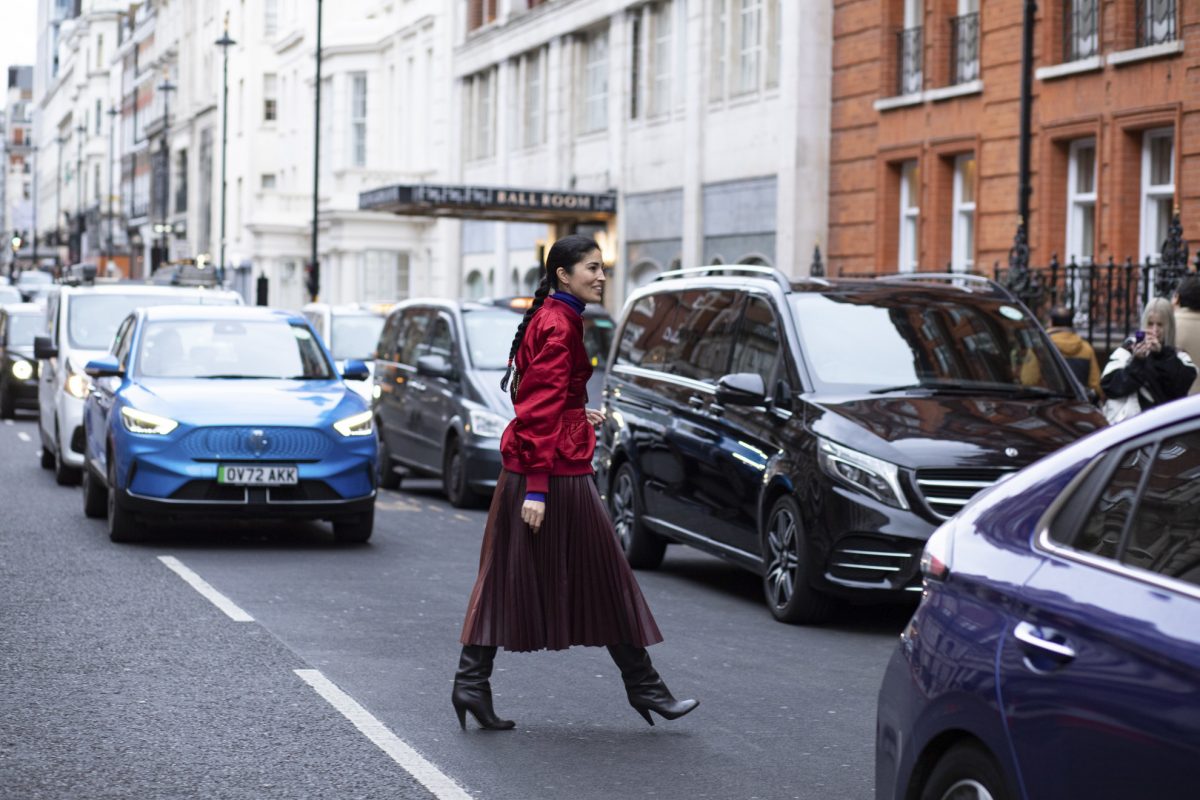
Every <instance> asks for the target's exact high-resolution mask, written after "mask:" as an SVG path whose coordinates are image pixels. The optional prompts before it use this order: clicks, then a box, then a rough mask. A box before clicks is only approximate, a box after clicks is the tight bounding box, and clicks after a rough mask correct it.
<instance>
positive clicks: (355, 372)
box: [342, 358, 371, 381]
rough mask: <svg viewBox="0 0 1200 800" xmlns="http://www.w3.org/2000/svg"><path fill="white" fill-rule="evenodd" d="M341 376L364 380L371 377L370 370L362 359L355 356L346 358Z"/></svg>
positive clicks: (352, 379)
mask: <svg viewBox="0 0 1200 800" xmlns="http://www.w3.org/2000/svg"><path fill="white" fill-rule="evenodd" d="M342 377H343V378H345V379H346V380H348V381H365V380H366V379H367V378H369V377H371V372H370V370H368V369H367V365H366V364H364V363H363V362H362V361H360V360H358V359H357V358H349V359H346V365H345V366H343V367H342Z"/></svg>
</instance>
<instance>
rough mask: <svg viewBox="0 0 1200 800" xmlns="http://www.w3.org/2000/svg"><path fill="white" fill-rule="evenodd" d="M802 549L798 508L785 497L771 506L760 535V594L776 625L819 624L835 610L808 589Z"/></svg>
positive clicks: (825, 597) (831, 603)
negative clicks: (780, 623)
mask: <svg viewBox="0 0 1200 800" xmlns="http://www.w3.org/2000/svg"><path fill="white" fill-rule="evenodd" d="M805 550H806V548H805V543H804V530H803V528H802V527H801V522H800V508H799V507H798V506H797V505H796V501H795V500H793V499H792V498H791V497H789V496H786V495H785V496H783V497H781V498H779V499H778V500H777V501H776V502H775V505H774V506H772V507H771V514H770V516H768V517H767V529H766V531H764V532H763V556H764V561H765V563H766V568H765V571H764V572H763V594H764V595H765V596H766V600H767V607H768V608H770V609H771V614H773V615H774V617H775V619H777V620H779V621H780V622H787V623H791V624H795V623H802V622H823V621H824V620H826V619H828V618H829V616H830V614H832V613H833V609H834V608H835V603H834V600H833V598H831V597H829V596H828V595H823V594H821V593H820V592H817V591H816V590H814V589H813V588H812V587H811V586H809V584H808V564H807V563H805V557H806V552H805Z"/></svg>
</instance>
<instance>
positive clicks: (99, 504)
mask: <svg viewBox="0 0 1200 800" xmlns="http://www.w3.org/2000/svg"><path fill="white" fill-rule="evenodd" d="M107 512H108V492H107V491H106V490H105V488H104V484H102V483H101V482H100V480H99V479H98V478H97V477H96V476H95V475H94V474H93V473H92V470H91V468H90V467H86V466H85V467H84V468H83V515H84V516H85V517H88V518H89V519H101V518H103V517H104V516H105V514H106V513H107Z"/></svg>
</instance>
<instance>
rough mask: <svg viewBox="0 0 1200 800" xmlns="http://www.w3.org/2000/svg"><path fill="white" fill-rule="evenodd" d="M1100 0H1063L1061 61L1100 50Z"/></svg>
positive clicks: (1093, 53)
mask: <svg viewBox="0 0 1200 800" xmlns="http://www.w3.org/2000/svg"><path fill="white" fill-rule="evenodd" d="M1099 20H1100V1H1099V0H1063V25H1062V31H1063V61H1064V62H1067V61H1078V60H1080V59H1082V58H1090V57H1091V56H1094V55H1096V54H1097V53H1099V52H1100V25H1099Z"/></svg>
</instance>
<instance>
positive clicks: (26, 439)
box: [17, 431, 33, 442]
mask: <svg viewBox="0 0 1200 800" xmlns="http://www.w3.org/2000/svg"><path fill="white" fill-rule="evenodd" d="M17 438H18V439H20V440H21V441H22V442H32V441H33V439H31V438H30V437H29V434H28V433H26V432H25V431H17Z"/></svg>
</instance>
